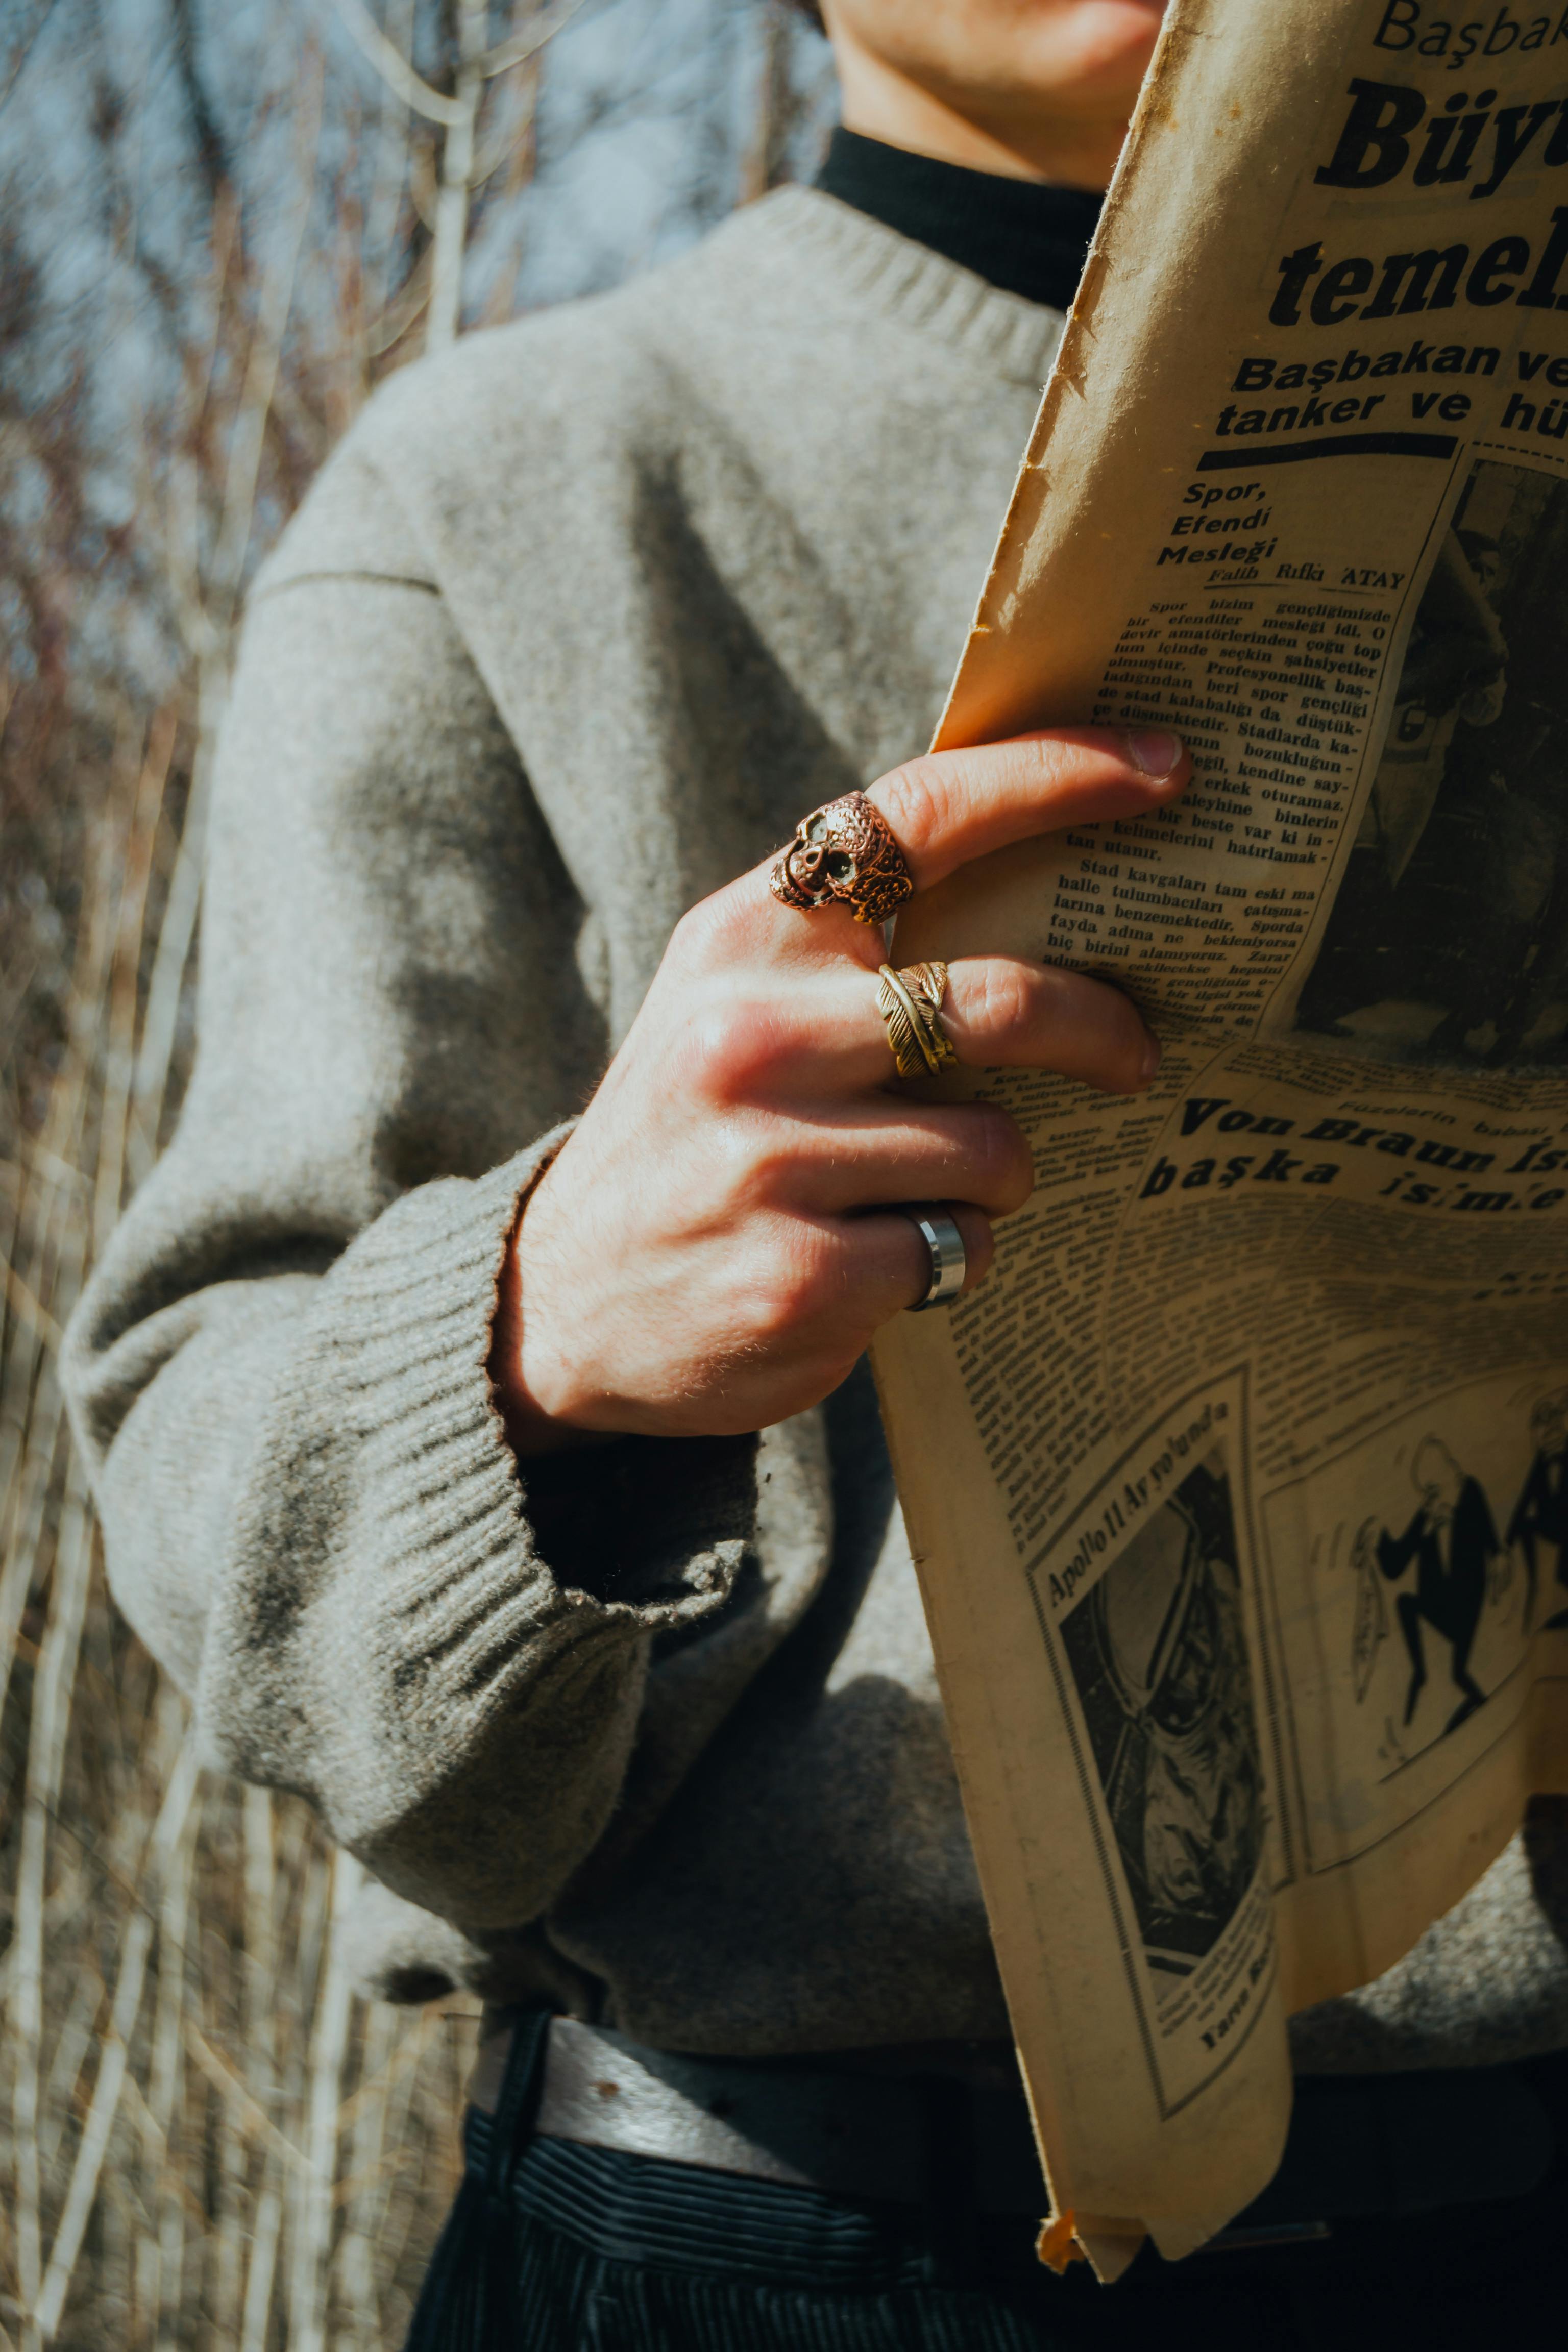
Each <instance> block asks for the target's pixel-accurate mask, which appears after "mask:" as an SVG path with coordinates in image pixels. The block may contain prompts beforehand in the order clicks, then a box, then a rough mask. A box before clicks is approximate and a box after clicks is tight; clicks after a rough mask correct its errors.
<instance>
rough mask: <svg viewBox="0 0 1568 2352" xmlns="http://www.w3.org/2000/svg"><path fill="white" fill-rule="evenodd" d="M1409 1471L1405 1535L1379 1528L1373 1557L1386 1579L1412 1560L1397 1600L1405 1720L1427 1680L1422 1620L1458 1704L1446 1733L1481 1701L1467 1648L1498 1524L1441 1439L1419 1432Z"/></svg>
mask: <svg viewBox="0 0 1568 2352" xmlns="http://www.w3.org/2000/svg"><path fill="white" fill-rule="evenodd" d="M1411 1475H1412V1477H1413V1478H1414V1480H1415V1491H1416V1493H1417V1494H1418V1495H1419V1496H1420V1497H1421V1502H1420V1506H1419V1507H1418V1508H1417V1510H1416V1512H1415V1517H1414V1518H1412V1520H1411V1521H1410V1524H1409V1525H1408V1527H1406V1528H1405V1532H1404V1534H1403V1535H1398V1536H1395V1535H1391V1534H1390V1533H1389V1532H1388V1530H1387V1529H1386V1528H1384V1530H1383V1532H1382V1533H1381V1534H1380V1535H1379V1536H1378V1538H1377V1564H1378V1566H1379V1567H1380V1568H1381V1569H1382V1570H1383V1573H1384V1576H1385V1577H1387V1579H1388V1580H1389V1582H1390V1583H1391V1584H1393V1583H1395V1582H1397V1580H1398V1579H1399V1578H1400V1577H1402V1576H1403V1575H1404V1574H1405V1570H1406V1569H1407V1568H1409V1566H1410V1565H1411V1563H1412V1561H1414V1562H1415V1591H1414V1592H1402V1593H1401V1594H1400V1595H1399V1598H1398V1600H1397V1601H1396V1602H1395V1603H1394V1606H1395V1608H1396V1609H1397V1611H1398V1613H1399V1630H1400V1632H1401V1633H1403V1634H1404V1636H1405V1649H1406V1650H1407V1651H1408V1653H1409V1656H1410V1686H1409V1689H1408V1691H1407V1692H1406V1694H1405V1723H1406V1725H1407V1726H1408V1724H1409V1722H1410V1720H1411V1718H1412V1717H1413V1716H1414V1715H1415V1709H1416V1706H1417V1704H1418V1702H1419V1700H1420V1697H1421V1694H1422V1692H1423V1690H1424V1689H1425V1688H1426V1655H1425V1653H1424V1651H1423V1649H1422V1646H1421V1627H1422V1624H1423V1622H1425V1623H1426V1624H1427V1625H1429V1626H1430V1627H1431V1629H1432V1631H1433V1632H1434V1633H1440V1634H1441V1635H1442V1637H1443V1639H1444V1641H1446V1642H1447V1643H1448V1644H1449V1646H1450V1650H1451V1653H1452V1655H1451V1658H1450V1665H1449V1670H1450V1673H1451V1675H1452V1676H1453V1682H1454V1687H1455V1689H1456V1690H1457V1691H1458V1693H1459V1704H1458V1706H1456V1707H1455V1708H1454V1710H1453V1712H1452V1714H1451V1715H1450V1716H1449V1717H1448V1720H1447V1723H1446V1724H1445V1725H1444V1727H1443V1728H1444V1732H1445V1735H1446V1734H1447V1733H1448V1732H1450V1731H1458V1727H1459V1726H1460V1724H1461V1723H1464V1722H1466V1721H1468V1718H1469V1717H1471V1716H1472V1715H1474V1713H1475V1711H1476V1709H1477V1707H1479V1706H1483V1705H1484V1704H1485V1701H1486V1693H1485V1691H1484V1690H1482V1688H1481V1686H1480V1685H1479V1683H1478V1682H1477V1680H1476V1678H1475V1676H1474V1675H1472V1674H1471V1672H1470V1652H1471V1649H1472V1648H1473V1647H1474V1645H1475V1639H1476V1635H1477V1633H1479V1630H1480V1622H1481V1611H1482V1610H1483V1609H1484V1608H1485V1606H1486V1598H1487V1573H1488V1570H1489V1569H1490V1567H1491V1564H1492V1562H1493V1560H1494V1559H1496V1558H1497V1555H1498V1550H1499V1545H1498V1539H1497V1529H1496V1528H1495V1527H1494V1526H1493V1525H1492V1515H1491V1506H1490V1505H1489V1503H1488V1501H1487V1498H1486V1495H1485V1493H1484V1491H1483V1489H1482V1487H1481V1486H1480V1483H1479V1480H1478V1479H1475V1478H1471V1477H1468V1476H1467V1475H1466V1474H1465V1472H1464V1471H1463V1470H1461V1469H1460V1467H1459V1465H1458V1463H1457V1462H1456V1461H1455V1459H1454V1457H1453V1455H1452V1454H1450V1453H1449V1451H1448V1448H1447V1446H1446V1445H1445V1444H1443V1441H1442V1439H1441V1438H1439V1437H1424V1438H1423V1439H1422V1441H1421V1443H1420V1444H1419V1445H1418V1446H1417V1447H1416V1449H1415V1461H1414V1463H1413V1464H1412V1465H1411Z"/></svg>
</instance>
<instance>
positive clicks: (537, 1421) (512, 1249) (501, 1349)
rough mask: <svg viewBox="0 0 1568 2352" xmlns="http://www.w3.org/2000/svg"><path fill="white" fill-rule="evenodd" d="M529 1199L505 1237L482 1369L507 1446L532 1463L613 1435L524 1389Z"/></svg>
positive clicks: (525, 1376) (526, 1384)
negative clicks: (570, 1418) (524, 1251)
mask: <svg viewBox="0 0 1568 2352" xmlns="http://www.w3.org/2000/svg"><path fill="white" fill-rule="evenodd" d="M535 1191H536V1192H537V1187H536V1188H535ZM533 1197H534V1195H533V1194H532V1193H531V1194H530V1195H529V1199H528V1200H525V1201H524V1202H523V1203H522V1206H521V1208H520V1209H519V1211H518V1213H517V1218H516V1221H515V1223H513V1225H512V1228H511V1231H510V1234H508V1236H507V1244H506V1254H505V1255H504V1257H503V1258H502V1261H501V1266H500V1275H499V1276H498V1277H497V1281H496V1304H495V1316H494V1318H493V1320H492V1322H491V1325H490V1349H489V1358H488V1360H487V1361H486V1366H485V1370H486V1372H487V1374H488V1375H489V1383H490V1394H491V1396H492V1398H493V1399H494V1402H495V1407H496V1410H497V1412H499V1413H500V1417H501V1420H502V1423H504V1425H505V1428H506V1434H507V1442H508V1444H510V1447H511V1450H512V1452H513V1453H514V1454H516V1455H517V1456H518V1458H519V1460H520V1461H530V1460H533V1461H537V1460H538V1459H539V1458H540V1457H541V1456H542V1455H544V1454H560V1453H563V1452H565V1451H567V1450H568V1449H570V1448H574V1447H576V1446H581V1445H593V1444H603V1443H604V1441H605V1438H606V1437H609V1436H613V1435H614V1434H615V1433H614V1432H613V1431H603V1430H596V1429H585V1428H583V1427H581V1426H579V1425H577V1424H576V1423H573V1422H571V1421H568V1420H565V1419H563V1417H562V1416H561V1415H560V1414H559V1413H558V1412H551V1411H550V1410H548V1409H547V1407H546V1406H545V1405H544V1404H543V1403H542V1402H541V1401H540V1399H539V1398H538V1397H537V1396H536V1395H535V1394H534V1392H533V1391H532V1389H531V1387H530V1385H529V1381H528V1377H527V1372H526V1370H525V1366H524V1361H523V1355H524V1349H523V1306H522V1298H523V1285H522V1231H523V1222H524V1219H525V1218H526V1216H527V1214H528V1209H529V1204H530V1202H531V1200H532V1198H533Z"/></svg>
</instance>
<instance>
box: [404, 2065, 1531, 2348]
mask: <svg viewBox="0 0 1568 2352" xmlns="http://www.w3.org/2000/svg"><path fill="white" fill-rule="evenodd" d="M527 2031H528V2029H524V2035H520V2043H521V2042H522V2041H523V2040H524V2036H525V2035H526V2033H527ZM538 2042H539V2045H540V2047H542V2026H541V2028H540V2030H539V2034H538ZM537 2063H538V2052H537V2050H536V2051H535V2052H534V2053H533V2058H532V2063H530V2062H529V2056H528V2053H527V2052H526V2051H523V2052H521V2056H520V2061H519V2063H514V2065H513V2066H512V2068H511V2069H510V2070H509V2076H508V2082H507V2084H506V2087H505V2089H504V2090H503V2093H502V2098H501V2103H500V2106H499V2107H498V2109H497V2112H496V2115H495V2116H494V2117H493V2118H492V2117H490V2116H484V2115H481V2114H479V2113H475V2112H471V2113H470V2115H469V2116H468V2124H467V2134H468V2173H467V2177H466V2179H465V2181H464V2185H463V2189H462V2191H461V2193H460V2196H459V2200H458V2206H457V2208H456V2210H455V2211H454V2213H453V2216H452V2220H451V2222H450V2223H449V2224H448V2227H447V2234H446V2236H445V2237H444V2239H443V2241H442V2244H441V2247H440V2249H439V2250H438V2252H437V2257H436V2261H435V2263H434V2264H433V2266H432V2269H431V2273H430V2277H429V2280H428V2282H427V2283H426V2290H425V2294H424V2295H423V2297H422V2299H421V2303H420V2306H419V2311H418V2313H417V2315H416V2320H415V2324H414V2329H413V2333H412V2335H411V2336H410V2338H409V2346H408V2352H535V2347H537V2348H538V2352H578V2347H582V2352H1184V2347H1188V2346H1191V2347H1194V2352H1198V2347H1202V2352H1243V2347H1245V2352H1280V2347H1291V2352H1296V2347H1300V2352H1362V2347H1367V2352H1372V2347H1376V2352H1400V2347H1404V2346H1405V2345H1406V2344H1408V2345H1411V2346H1418V2347H1420V2352H1461V2347H1463V2352H1474V2347H1475V2346H1476V2345H1478V2344H1495V2345H1499V2346H1502V2347H1508V2352H1525V2347H1536V2346H1540V2347H1547V2346H1550V2347H1552V2352H1556V2347H1558V2346H1560V2345H1561V2344H1562V2343H1563V2341H1564V2340H1565V2336H1568V2168H1565V2167H1564V2164H1563V2158H1562V2153H1561V2151H1560V2153H1559V2158H1558V2161H1557V2163H1556V2165H1555V2167H1554V2168H1553V2170H1552V2174H1551V2176H1550V2177H1549V2178H1548V2179H1546V2180H1545V2181H1544V2182H1543V2183H1542V2186H1541V2187H1540V2188H1539V2189H1535V2190H1533V2191H1532V2192H1531V2194H1530V2195H1529V2196H1527V2197H1522V2198H1517V2199H1510V2200H1500V2201H1497V2202H1492V2203H1489V2204H1476V2205H1468V2206H1463V2207H1454V2208H1450V2209H1447V2210H1442V2211H1438V2212H1434V2213H1426V2214H1422V2215H1419V2216H1415V2217H1411V2218H1407V2219H1404V2220H1399V2219H1395V2218H1394V2217H1387V2218H1383V2219H1379V2220H1377V2221H1357V2222H1352V2223H1342V2224H1336V2225H1335V2228H1334V2231H1333V2234H1332V2236H1331V2238H1329V2239H1327V2240H1325V2241H1322V2242H1312V2243H1307V2244H1302V2245H1296V2246H1287V2247H1277V2248H1271V2249H1268V2250H1260V2251H1256V2252H1222V2253H1214V2254H1206V2255H1205V2254H1200V2255H1195V2256H1194V2257H1193V2258H1192V2259H1191V2260H1189V2261H1187V2262H1185V2263H1176V2264H1166V2263H1162V2262H1160V2261H1159V2259H1158V2258H1157V2257H1156V2256H1155V2255H1154V2254H1153V2253H1152V2250H1147V2249H1146V2250H1145V2252H1144V2253H1143V2254H1142V2255H1141V2256H1140V2258H1139V2260H1138V2262H1137V2263H1135V2264H1134V2266H1133V2268H1132V2270H1131V2272H1130V2273H1129V2274H1128V2275H1127V2277H1126V2278H1124V2279H1123V2280H1121V2282H1120V2283H1119V2284H1117V2285H1116V2286H1114V2287H1100V2285H1098V2284H1096V2282H1095V2281H1094V2280H1093V2278H1092V2277H1091V2276H1089V2273H1088V2272H1087V2271H1086V2270H1084V2269H1083V2268H1082V2267H1081V2266H1079V2267H1075V2268H1074V2269H1072V2270H1070V2271H1069V2272H1068V2274H1067V2276H1066V2277H1065V2278H1061V2279H1058V2278H1055V2277H1053V2276H1052V2275H1051V2274H1050V2273H1048V2272H1045V2271H1043V2270H1042V2269H1041V2268H1040V2266H1039V2264H1038V2263H1037V2262H1036V2261H1035V2259H1034V2254H1033V2250H1032V2238H1033V2230H1032V2226H1031V2224H1030V2222H1029V2221H1028V2219H1027V2217H1025V2216H1020V2217H1019V2218H1018V2219H1017V2220H1016V2221H1010V2220H998V2219H995V2218H994V2217H988V2216H987V2217H971V2218H970V2219H969V2220H968V2221H965V2220H964V2219H963V2216H962V2215H954V2214H953V2213H952V2212H951V2211H945V2212H938V2211H937V2210H934V2209H933V2210H932V2211H931V2213H929V2214H925V2213H921V2212H920V2211H919V2210H916V2209H913V2208H905V2207H897V2208H894V2207H888V2206H883V2207H875V2206H869V2205H858V2204H852V2203H850V2202H848V2201H847V2200H843V2199H839V2198H833V2197H826V2196H822V2195H819V2194H818V2193H817V2192H816V2191H815V2190H812V2189H793V2188H784V2187H778V2186H775V2185H773V2183H770V2182H763V2181H754V2180H747V2179H740V2178H738V2177H735V2176H732V2175H730V2174H724V2173H715V2172H707V2171H702V2170H700V2169H698V2168H695V2167H692V2166H689V2165H679V2164H669V2163H665V2162H662V2161H659V2160H658V2159H656V2158H647V2157H637V2156H629V2155H625V2154H621V2153H619V2152H617V2151H614V2150H609V2149H604V2148H594V2147H580V2146H578V2145H576V2144H575V2143H574V2142H572V2141H568V2140H558V2139H547V2138H542V2137H534V2136H533V2135H532V2134H531V2130H530V2129H529V2124H528V2117H529V2112H530V2109H531V2102H532V2095H533V2091H532V2084H533V2081H534V2080H535V2079H536V2076H537Z"/></svg>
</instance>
